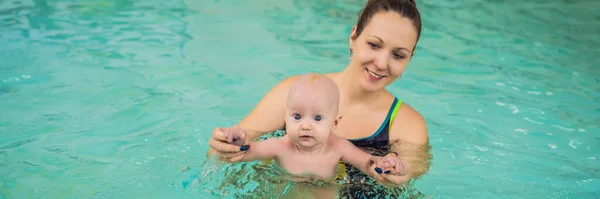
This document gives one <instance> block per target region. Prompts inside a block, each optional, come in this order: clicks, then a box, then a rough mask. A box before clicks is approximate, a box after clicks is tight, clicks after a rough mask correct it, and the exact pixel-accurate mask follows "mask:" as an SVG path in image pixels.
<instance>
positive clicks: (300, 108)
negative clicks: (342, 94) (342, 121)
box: [285, 91, 338, 148]
mask: <svg viewBox="0 0 600 199" xmlns="http://www.w3.org/2000/svg"><path fill="white" fill-rule="evenodd" d="M289 97H290V99H289V100H288V104H287V109H286V115H285V124H286V132H287V134H288V136H289V137H290V138H291V139H292V141H293V142H294V143H296V144H298V145H300V146H302V147H304V148H312V147H315V146H319V145H322V144H324V143H325V142H327V140H328V139H329V134H330V133H331V131H332V130H333V128H334V126H335V125H336V124H337V122H338V121H337V120H338V117H337V112H336V110H337V107H332V106H337V103H332V102H331V101H332V100H328V99H327V97H326V94H324V93H323V92H319V91H314V92H304V91H301V92H296V93H294V94H292V95H290V96H289Z"/></svg>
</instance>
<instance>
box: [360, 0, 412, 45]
mask: <svg viewBox="0 0 600 199" xmlns="http://www.w3.org/2000/svg"><path fill="white" fill-rule="evenodd" d="M382 11H393V12H396V13H398V14H400V16H402V17H406V18H408V19H410V20H412V22H413V26H414V27H415V29H416V31H417V41H419V38H420V37H421V14H420V13H419V10H418V9H417V4H416V3H415V0H369V1H368V2H367V4H366V5H365V7H364V8H363V9H362V10H361V11H360V15H359V17H358V22H357V23H356V34H355V35H354V37H353V38H352V39H356V38H357V37H358V36H359V35H360V33H362V31H363V29H365V26H367V24H368V23H369V21H370V20H371V18H372V17H373V15H375V13H377V12H382ZM415 47H416V44H415ZM413 51H414V47H413Z"/></svg>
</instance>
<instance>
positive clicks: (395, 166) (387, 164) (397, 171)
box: [371, 153, 406, 176]
mask: <svg viewBox="0 0 600 199" xmlns="http://www.w3.org/2000/svg"><path fill="white" fill-rule="evenodd" d="M374 166H375V169H373V170H372V171H371V172H373V171H375V172H377V174H382V173H384V174H392V175H397V176H403V175H406V169H405V163H404V162H403V160H401V159H399V158H398V156H397V155H396V154H395V153H390V154H388V155H386V156H385V157H380V158H377V159H375V161H374Z"/></svg>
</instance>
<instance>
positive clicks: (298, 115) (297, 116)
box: [294, 113, 302, 120]
mask: <svg viewBox="0 0 600 199" xmlns="http://www.w3.org/2000/svg"><path fill="white" fill-rule="evenodd" d="M301 118H302V117H301V116H300V114H298V113H294V119H296V120H299V119H301Z"/></svg>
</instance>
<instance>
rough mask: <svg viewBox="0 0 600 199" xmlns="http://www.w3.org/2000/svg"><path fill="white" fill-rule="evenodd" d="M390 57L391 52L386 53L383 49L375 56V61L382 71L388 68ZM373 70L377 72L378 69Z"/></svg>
mask: <svg viewBox="0 0 600 199" xmlns="http://www.w3.org/2000/svg"><path fill="white" fill-rule="evenodd" d="M388 58H389V54H388V53H385V52H383V51H381V52H379V54H377V57H376V58H375V62H374V63H375V67H376V68H377V70H380V71H382V70H385V69H386V68H387V63H388ZM373 72H377V71H373Z"/></svg>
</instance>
